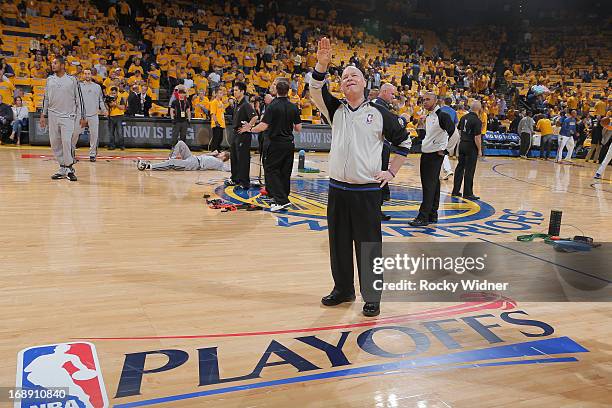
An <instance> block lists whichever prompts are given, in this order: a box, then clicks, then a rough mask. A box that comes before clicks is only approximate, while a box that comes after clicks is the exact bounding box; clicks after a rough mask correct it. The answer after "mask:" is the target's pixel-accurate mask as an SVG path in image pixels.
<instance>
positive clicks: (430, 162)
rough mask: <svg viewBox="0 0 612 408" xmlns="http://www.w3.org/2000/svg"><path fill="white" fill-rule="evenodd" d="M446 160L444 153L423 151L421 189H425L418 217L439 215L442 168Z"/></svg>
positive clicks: (426, 218)
mask: <svg viewBox="0 0 612 408" xmlns="http://www.w3.org/2000/svg"><path fill="white" fill-rule="evenodd" d="M442 161H444V155H442V154H438V152H433V153H421V162H420V170H421V189H422V190H423V201H422V202H421V207H420V208H419V215H418V218H420V219H423V220H430V219H435V218H437V217H438V207H439V205H440V168H441V167H442Z"/></svg>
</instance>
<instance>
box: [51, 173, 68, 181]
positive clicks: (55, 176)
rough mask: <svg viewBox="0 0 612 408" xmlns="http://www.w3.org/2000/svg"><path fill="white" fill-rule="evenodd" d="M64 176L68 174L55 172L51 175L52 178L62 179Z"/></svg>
mask: <svg viewBox="0 0 612 408" xmlns="http://www.w3.org/2000/svg"><path fill="white" fill-rule="evenodd" d="M64 178H66V175H64V174H62V173H55V174H54V175H52V176H51V180H61V179H64Z"/></svg>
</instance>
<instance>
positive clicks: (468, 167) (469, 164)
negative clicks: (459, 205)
mask: <svg viewBox="0 0 612 408" xmlns="http://www.w3.org/2000/svg"><path fill="white" fill-rule="evenodd" d="M480 109H482V105H481V104H480V101H474V102H472V105H471V106H470V112H469V113H468V114H467V115H465V116H463V117H462V118H461V120H460V121H459V133H461V141H460V142H459V163H458V164H457V168H456V169H455V185H454V186H453V193H452V195H453V197H461V193H460V190H461V182H463V198H467V199H468V200H478V199H480V197H476V196H475V195H474V190H473V185H474V173H475V172H476V164H477V163H478V156H482V140H481V137H480V134H481V132H482V122H481V121H480V118H479V117H478V114H479V113H480Z"/></svg>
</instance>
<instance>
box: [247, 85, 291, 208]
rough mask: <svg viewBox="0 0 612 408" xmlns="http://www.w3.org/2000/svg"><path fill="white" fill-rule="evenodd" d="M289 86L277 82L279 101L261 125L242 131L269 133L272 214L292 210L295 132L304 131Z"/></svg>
mask: <svg viewBox="0 0 612 408" xmlns="http://www.w3.org/2000/svg"><path fill="white" fill-rule="evenodd" d="M288 93H289V83H288V82H287V81H284V80H283V81H277V84H276V99H274V101H272V103H270V106H268V108H267V109H266V112H265V113H264V116H263V119H262V120H261V122H260V123H259V124H258V125H257V126H253V125H251V124H250V123H247V124H245V125H243V126H242V127H241V128H240V133H246V132H251V133H259V132H264V131H266V136H265V138H264V146H263V155H264V160H263V165H264V171H265V173H266V189H267V190H268V194H269V195H270V196H271V197H272V198H273V199H274V204H272V206H271V207H270V211H273V212H276V211H281V210H284V209H286V208H287V207H289V205H290V204H291V203H290V202H289V192H290V183H291V170H292V169H293V150H294V149H295V145H294V144H293V131H294V130H295V131H296V132H300V131H301V130H302V120H301V118H300V110H299V109H298V107H297V106H296V105H295V104H293V103H291V102H289V98H288V97H287V94H288Z"/></svg>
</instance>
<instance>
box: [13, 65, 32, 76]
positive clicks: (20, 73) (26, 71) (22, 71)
mask: <svg viewBox="0 0 612 408" xmlns="http://www.w3.org/2000/svg"><path fill="white" fill-rule="evenodd" d="M15 76H16V77H17V78H29V77H30V70H29V69H27V68H23V69H22V68H21V67H19V68H17V69H16V70H15Z"/></svg>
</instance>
